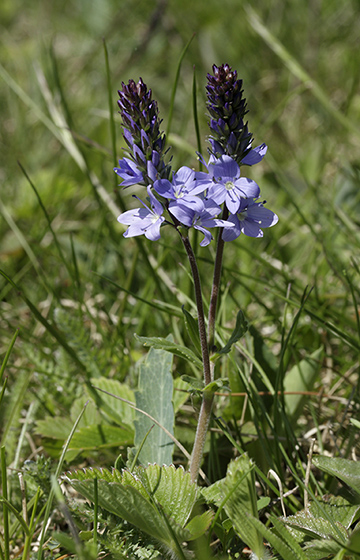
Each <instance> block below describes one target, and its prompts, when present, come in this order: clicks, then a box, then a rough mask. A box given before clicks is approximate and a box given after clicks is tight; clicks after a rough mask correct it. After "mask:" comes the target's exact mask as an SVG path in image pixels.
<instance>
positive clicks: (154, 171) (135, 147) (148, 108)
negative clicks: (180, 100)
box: [118, 78, 171, 184]
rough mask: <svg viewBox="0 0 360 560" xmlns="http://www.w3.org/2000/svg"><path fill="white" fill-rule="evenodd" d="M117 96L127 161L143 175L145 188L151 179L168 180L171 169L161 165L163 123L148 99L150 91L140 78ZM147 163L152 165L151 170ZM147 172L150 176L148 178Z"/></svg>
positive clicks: (154, 105)
mask: <svg viewBox="0 0 360 560" xmlns="http://www.w3.org/2000/svg"><path fill="white" fill-rule="evenodd" d="M118 93H119V97H120V99H119V100H118V105H119V108H120V115H121V119H122V125H123V129H124V133H123V136H124V139H125V142H126V144H127V146H128V149H127V150H126V151H127V155H128V157H129V158H130V159H131V160H132V161H133V162H134V163H135V164H136V166H137V169H138V172H139V173H140V174H142V175H143V177H144V181H145V184H151V183H152V182H153V180H154V179H153V178H152V177H154V176H155V178H168V177H169V175H170V171H171V169H170V165H166V164H165V162H164V155H165V134H164V133H163V132H162V131H161V130H160V125H161V122H162V121H161V120H160V119H159V110H158V106H157V102H156V101H154V100H153V99H152V97H151V95H152V93H151V89H149V90H148V89H147V87H146V84H144V82H143V81H142V79H141V78H140V79H139V81H138V83H135V81H134V80H129V83H128V84H124V83H122V89H121V90H119V92H118ZM155 153H156V154H157V155H156V156H155V155H154V154H155ZM148 162H151V166H150V167H149V166H148ZM149 169H151V176H149V174H148V171H149Z"/></svg>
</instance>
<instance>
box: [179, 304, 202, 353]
mask: <svg viewBox="0 0 360 560" xmlns="http://www.w3.org/2000/svg"><path fill="white" fill-rule="evenodd" d="M181 310H182V312H183V313H184V319H185V327H186V330H187V332H188V333H189V336H190V339H191V341H192V343H193V345H194V346H195V348H196V350H197V353H198V354H199V356H201V344H200V336H199V325H198V322H197V320H196V319H194V317H193V316H192V315H191V313H189V311H187V309H185V307H184V306H182V308H181Z"/></svg>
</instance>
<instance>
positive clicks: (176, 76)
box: [166, 33, 195, 138]
mask: <svg viewBox="0 0 360 560" xmlns="http://www.w3.org/2000/svg"><path fill="white" fill-rule="evenodd" d="M194 37H195V33H193V35H192V36H191V37H190V39H189V41H188V42H187V44H186V45H185V47H184V49H183V51H182V53H181V54H180V58H179V62H178V65H177V68H176V75H175V81H174V85H173V89H172V92H171V99H170V109H169V115H168V124H167V128H166V137H167V138H168V136H169V132H170V128H171V121H172V116H173V112H174V104H175V95H176V90H177V86H178V82H179V76H180V69H181V64H182V61H183V59H184V56H185V55H186V53H187V50H188V48H189V47H190V44H191V42H192V40H193V38H194Z"/></svg>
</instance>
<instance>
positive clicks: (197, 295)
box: [180, 233, 211, 385]
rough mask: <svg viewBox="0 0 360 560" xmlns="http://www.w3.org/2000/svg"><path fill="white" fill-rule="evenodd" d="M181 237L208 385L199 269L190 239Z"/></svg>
mask: <svg viewBox="0 0 360 560" xmlns="http://www.w3.org/2000/svg"><path fill="white" fill-rule="evenodd" d="M180 236H181V241H182V242H183V244H184V247H185V250H186V253H187V256H188V258H189V262H190V268H191V274H192V277H193V280H194V288H195V300H196V307H197V315H198V325H199V335H200V345H201V354H202V359H203V368H204V383H205V385H208V384H209V383H210V382H211V370H210V358H209V348H208V342H207V335H206V325H205V316H204V307H203V301H202V292H201V283H200V275H199V269H198V266H197V263H196V258H195V255H194V251H193V249H192V247H191V243H190V240H189V238H188V237H185V236H183V235H182V234H181V233H180Z"/></svg>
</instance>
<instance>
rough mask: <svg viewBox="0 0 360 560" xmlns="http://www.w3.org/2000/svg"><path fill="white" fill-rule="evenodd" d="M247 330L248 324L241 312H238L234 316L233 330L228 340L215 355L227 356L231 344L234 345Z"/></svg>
mask: <svg viewBox="0 0 360 560" xmlns="http://www.w3.org/2000/svg"><path fill="white" fill-rule="evenodd" d="M247 330H248V322H247V321H246V319H245V317H244V314H243V312H242V311H241V310H240V311H239V312H238V314H237V316H236V323H235V328H234V330H233V332H232V334H231V336H230V338H229V341H228V343H227V344H226V345H225V346H224V347H223V348H221V350H219V351H218V352H217V354H228V353H229V352H230V350H231V347H232V345H233V344H235V343H236V342H237V341H238V340H240V338H241V337H242V336H244V334H245V333H246V331H247Z"/></svg>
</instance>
